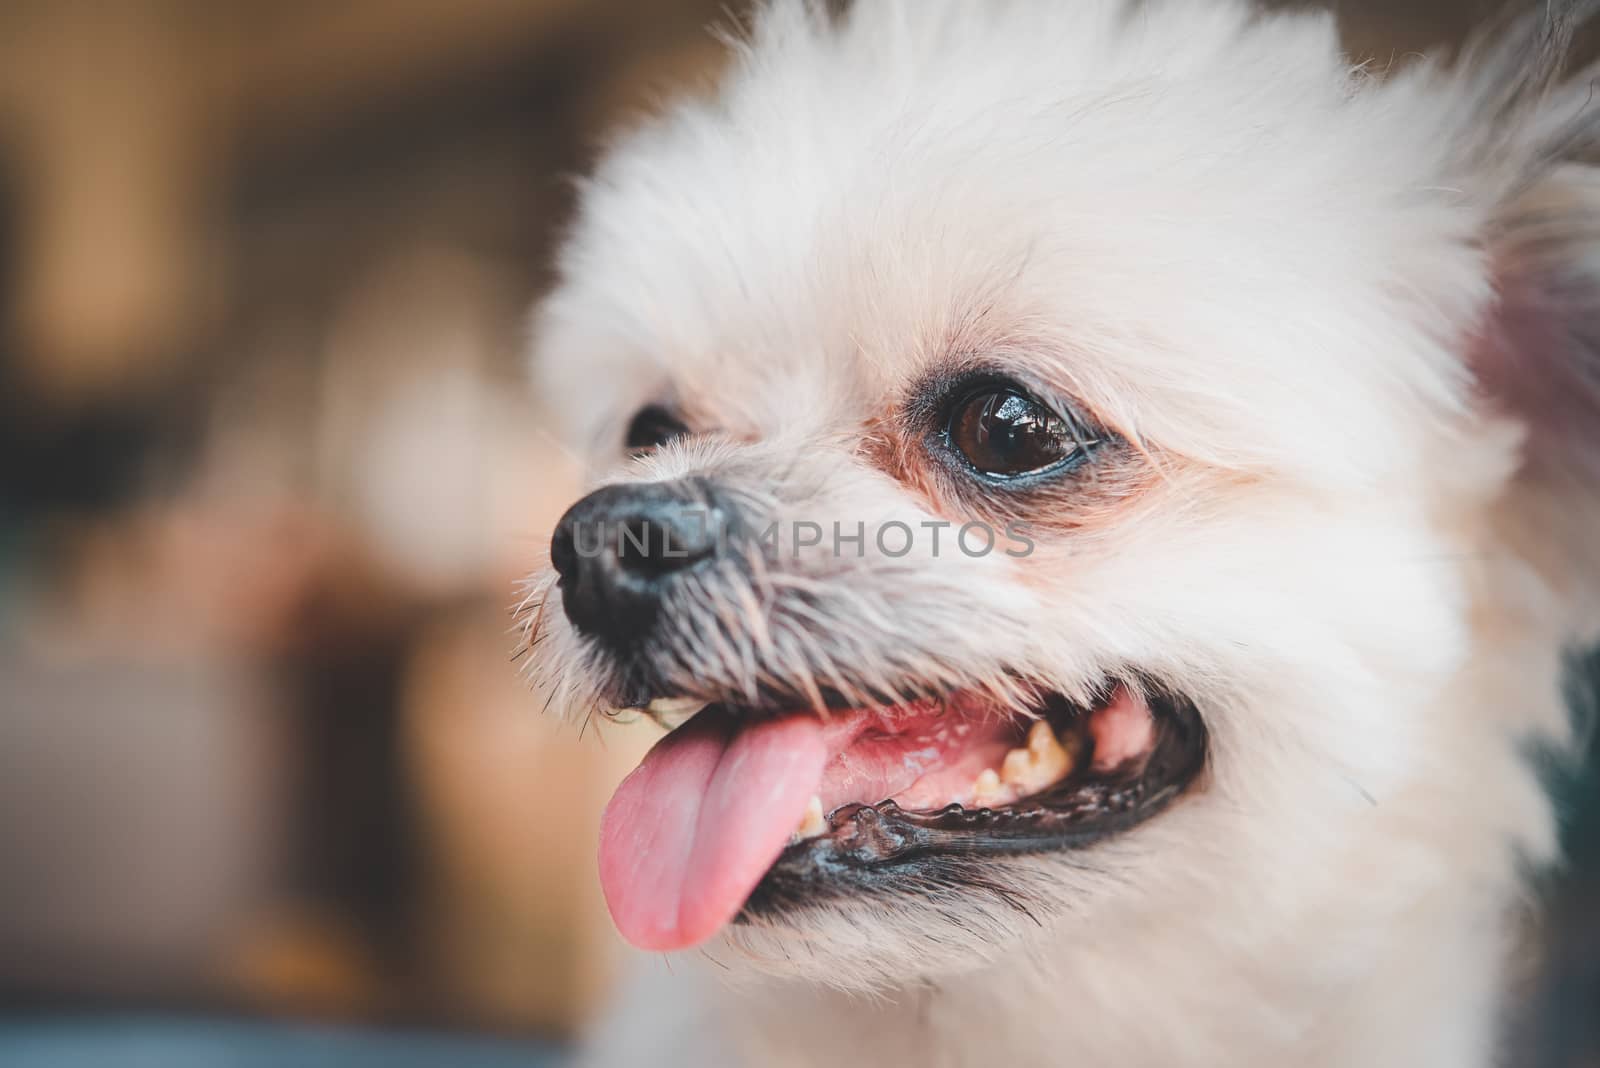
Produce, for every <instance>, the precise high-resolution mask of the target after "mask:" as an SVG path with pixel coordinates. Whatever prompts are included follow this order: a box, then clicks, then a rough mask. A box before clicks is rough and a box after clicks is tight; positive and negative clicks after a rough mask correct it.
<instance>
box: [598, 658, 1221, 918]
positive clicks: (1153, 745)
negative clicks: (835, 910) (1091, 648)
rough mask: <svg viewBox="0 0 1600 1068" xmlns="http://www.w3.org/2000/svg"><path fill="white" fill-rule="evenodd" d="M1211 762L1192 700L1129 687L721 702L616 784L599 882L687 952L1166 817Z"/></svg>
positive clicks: (625, 913) (611, 897)
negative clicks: (762, 926) (751, 705)
mask: <svg viewBox="0 0 1600 1068" xmlns="http://www.w3.org/2000/svg"><path fill="white" fill-rule="evenodd" d="M1205 759H1206V735H1205V729H1204V727H1203V725H1202V724H1201V721H1200V717H1199V715H1198V714H1197V713H1196V711H1195V709H1194V706H1193V705H1192V704H1191V703H1190V702H1188V701H1187V700H1185V699H1183V698H1181V697H1174V696H1170V695H1166V694H1164V693H1161V692H1159V691H1152V690H1151V689H1150V688H1149V687H1143V686H1140V687H1130V686H1126V685H1123V684H1120V683H1118V684H1108V685H1107V686H1106V687H1105V688H1104V690H1103V692H1102V695H1101V696H1100V697H1099V698H1098V699H1096V700H1095V701H1093V702H1091V703H1090V704H1088V705H1078V704H1074V703H1072V702H1070V701H1068V700H1066V699H1065V698H1063V697H1060V696H1059V695H1055V696H1049V697H1045V698H1043V699H1041V700H1040V701H1039V702H1037V705H1036V707H1035V708H1034V709H1033V711H1032V714H1031V715H1026V716H1024V715H1018V714H1016V713H1014V712H1010V711H1007V710H1004V709H1002V708H1001V707H1000V706H998V705H995V704H993V703H992V702H988V701H986V700H984V699H980V698H977V697H974V696H970V695H966V694H956V695H953V696H951V697H949V698H946V699H944V700H919V701H916V702H913V703H910V704H905V705H900V706H896V707H894V708H890V709H842V710H834V711H833V712H832V713H831V714H830V715H829V716H827V717H826V718H823V717H820V716H817V715H815V714H814V713H812V712H804V713H796V714H792V715H782V716H776V717H773V716H770V715H769V716H762V717H756V716H752V715H750V714H748V713H746V712H743V711H741V710H739V709H736V708H733V707H731V706H728V705H722V704H716V705H710V706H708V707H706V708H704V709H703V710H701V711H700V712H698V713H697V714H695V715H694V716H693V717H692V718H691V719H690V720H689V721H688V722H687V723H684V724H683V725H682V726H680V727H678V728H677V729H676V730H674V731H672V732H671V733H670V734H668V735H667V737H665V738H663V739H662V740H661V741H660V742H659V743H657V745H656V746H655V748H654V749H652V750H651V751H650V754H649V755H648V756H647V757H646V758H645V760H644V762H643V763H642V764H641V765H640V766H639V768H638V769H637V770H636V771H634V773H633V774H632V775H630V776H629V777H628V778H627V779H626V780H625V781H624V782H623V784H622V785H621V786H620V787H619V788H618V789H617V793H616V795H615V796H614V797H613V798H612V800H611V804H610V805H609V806H607V808H606V813H605V817H604V819H603V821H602V826H601V840H600V875H601V883H602V886H603V888H604V890H605V895H606V901H607V904H608V905H609V906H610V909H611V914H612V917H613V918H614V919H615V921H616V923H617V927H618V929H619V930H620V931H621V932H622V934H623V935H624V937H626V938H627V939H628V940H629V941H630V942H633V943H634V944H635V945H638V946H640V947H641V948H645V949H680V948H684V947H686V946H691V945H695V944H697V943H699V942H702V941H704V940H705V939H707V938H709V937H711V936H712V935H713V934H715V933H716V932H717V931H718V930H719V929H720V928H721V927H723V926H724V925H725V924H727V923H729V922H730V921H733V920H735V919H736V918H739V917H740V916H741V915H746V916H747V915H753V914H754V915H759V914H766V913H771V912H773V911H777V910H782V909H784V908H787V907H790V906H796V905H805V904H810V903H815V902H816V900H817V899H818V898H819V897H820V896H826V895H829V894H837V893H841V892H848V891H850V890H852V889H857V890H862V891H870V890H871V889H873V888H874V887H876V886H878V885H880V884H882V883H883V882H884V880H885V879H886V878H888V877H890V876H891V875H892V873H893V872H894V871H895V870H896V869H897V868H899V867H901V866H904V865H906V864H911V863H916V862H919V861H923V860H926V859H928V858H930V857H938V856H940V855H950V856H960V857H966V858H973V857H982V856H986V855H987V856H993V855H999V854H1018V853H1038V852H1045V851H1049V850H1056V849H1072V848H1079V847H1082V846H1085V845H1088V844H1090V843H1092V842H1094V841H1097V840H1099V839H1101V838H1104V837H1106V836H1108V835H1112V834H1116V833H1118V832H1120V831H1123V830H1126V829H1127V828H1129V827H1132V826H1134V825H1135V824H1137V823H1139V822H1141V821H1142V820H1144V819H1146V818H1148V817H1149V816H1151V815H1154V814H1155V813H1156V812H1158V811H1160V810H1161V809H1162V808H1163V807H1165V806H1166V805H1167V804H1168V803H1169V802H1170V801H1171V800H1172V799H1173V798H1175V797H1177V796H1178V795H1180V794H1181V793H1182V792H1183V790H1184V788H1185V787H1187V786H1188V785H1189V784H1190V783H1191V782H1193V781H1194V780H1195V778H1196V777H1197V776H1198V775H1199V773H1200V771H1201V770H1202V768H1203V767H1204V765H1205Z"/></svg>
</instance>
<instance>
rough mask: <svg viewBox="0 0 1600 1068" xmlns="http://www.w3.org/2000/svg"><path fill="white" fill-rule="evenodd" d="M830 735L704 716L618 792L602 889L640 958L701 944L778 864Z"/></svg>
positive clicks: (802, 725)
mask: <svg viewBox="0 0 1600 1068" xmlns="http://www.w3.org/2000/svg"><path fill="white" fill-rule="evenodd" d="M830 755H831V754H830V751H829V746H828V744H827V741H826V739H825V737H824V730H823V725H822V723H821V722H819V721H818V720H816V719H814V718H813V717H811V716H805V715H801V716H791V717H789V718H787V719H780V720H773V721H770V722H766V723H761V724H756V725H743V726H740V727H739V728H738V730H737V731H735V724H734V723H733V722H732V721H731V720H729V718H728V717H726V716H724V715H722V714H721V713H720V712H719V711H718V710H716V709H707V710H706V711H705V712H702V713H700V714H699V715H698V716H695V717H694V719H692V720H690V721H689V722H688V723H686V724H684V725H683V726H682V727H679V728H678V729H677V730H675V731H673V732H672V733H671V734H669V735H667V736H666V737H665V738H663V739H661V741H659V742H657V743H656V746H655V748H654V749H652V750H650V752H649V754H648V755H646V756H645V758H644V763H642V764H640V765H639V767H638V768H637V769H636V770H635V771H634V772H633V774H631V775H629V776H628V777H627V778H626V779H624V780H623V782H622V785H621V786H619V787H617V792H616V794H614V795H613V796H612V798H611V803H610V804H609V805H607V806H606V811H605V815H604V816H602V817H601V820H600V886H601V888H602V889H603V890H604V891H605V896H606V905H607V906H608V907H609V908H610V909H611V918H612V919H613V920H615V921H616V924H617V930H619V931H621V932H622V936H623V937H624V938H626V939H627V940H628V941H629V942H632V943H633V944H634V945H636V946H638V947H639V948H640V949H652V950H668V949H683V948H684V947H686V946H692V945H695V944H697V943H699V942H704V941H705V940H706V939H708V938H710V937H711V936H712V935H714V934H716V933H717V931H718V930H719V929H720V928H721V927H722V925H723V924H725V923H727V922H728V921H729V920H731V919H733V917H734V916H735V915H736V914H737V913H738V911H739V909H740V908H741V907H742V906H743V905H744V902H745V899H746V898H748V897H749V896H750V891H752V890H754V889H755V887H756V884H757V883H759V882H760V881H761V877H762V875H764V874H765V873H766V870H767V869H768V868H769V867H771V866H772V862H773V861H774V860H777V859H778V854H779V853H781V852H783V848H784V846H785V845H786V844H788V841H789V836H790V834H792V833H793V832H794V830H795V829H796V828H797V827H798V826H799V825H800V821H801V819H802V818H803V817H804V815H805V810H806V804H807V802H809V801H810V800H811V795H812V794H814V793H816V792H817V784H818V783H819V782H820V781H821V778H822V771H823V767H824V766H825V765H826V764H827V762H828V759H829V757H830Z"/></svg>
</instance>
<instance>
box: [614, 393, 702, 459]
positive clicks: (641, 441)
mask: <svg viewBox="0 0 1600 1068" xmlns="http://www.w3.org/2000/svg"><path fill="white" fill-rule="evenodd" d="M688 432H689V428H688V427H686V426H684V425H683V420H681V419H679V418H678V417H677V416H675V415H673V414H672V413H671V412H669V411H668V410H667V409H665V408H663V407H662V406H661V405H659V404H651V405H648V406H646V407H644V408H641V409H639V413H638V414H637V415H635V416H634V417H633V422H631V423H629V424H628V436H627V438H626V439H625V441H624V445H625V446H626V447H627V449H628V451H629V452H643V451H645V450H646V449H653V448H655V447H656V446H658V445H665V444H666V443H667V442H669V441H671V440H672V439H673V438H681V437H683V436H684V435H685V434H687V433H688Z"/></svg>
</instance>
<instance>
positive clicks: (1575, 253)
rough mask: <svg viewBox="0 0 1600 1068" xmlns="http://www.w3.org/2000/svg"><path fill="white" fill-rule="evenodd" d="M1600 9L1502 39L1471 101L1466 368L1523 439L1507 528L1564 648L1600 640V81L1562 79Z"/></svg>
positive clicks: (1552, 14)
mask: <svg viewBox="0 0 1600 1068" xmlns="http://www.w3.org/2000/svg"><path fill="white" fill-rule="evenodd" d="M1596 6H1597V5H1596V4H1594V3H1585V4H1582V5H1570V4H1569V5H1566V6H1565V8H1564V9H1562V10H1556V9H1554V8H1551V9H1547V10H1546V11H1545V12H1544V13H1543V14H1542V16H1538V17H1535V18H1530V19H1528V20H1525V21H1524V22H1523V23H1522V24H1519V25H1517V26H1515V27H1513V28H1512V29H1511V30H1510V31H1509V32H1507V33H1505V34H1504V35H1502V36H1501V37H1500V38H1499V39H1498V41H1497V42H1496V43H1495V45H1493V46H1492V47H1491V48H1489V49H1487V50H1486V53H1487V54H1488V57H1489V59H1488V62H1487V63H1486V65H1485V67H1484V70H1483V72H1481V73H1480V78H1484V79H1486V80H1482V81H1480V82H1479V83H1478V85H1479V90H1480V92H1479V94H1478V95H1477V96H1476V98H1475V99H1474V100H1473V105H1474V107H1475V108H1476V109H1477V112H1478V114H1477V116H1476V119H1477V121H1478V123H1479V124H1480V125H1479V129H1480V130H1490V131H1493V132H1492V133H1491V136H1489V137H1488V138H1487V140H1486V141H1484V142H1480V143H1479V145H1478V146H1477V152H1478V159H1477V161H1476V163H1477V165H1478V168H1479V173H1480V174H1483V173H1485V172H1487V173H1490V174H1492V175H1494V177H1493V179H1492V183H1493V184H1494V185H1495V186H1496V188H1495V191H1494V203H1495V207H1494V210H1493V211H1492V212H1491V213H1490V216H1489V219H1488V223H1487V230H1486V233H1485V234H1484V235H1483V244H1484V249H1485V252H1486V254H1487V260H1488V264H1489V267H1490V270H1491V272H1492V282H1493V285H1494V299H1493V301H1492V302H1491V303H1490V305H1489V307H1488V310H1487V315H1486V319H1485V321H1484V323H1483V324H1482V326H1481V329H1480V330H1479V331H1478V332H1477V334H1476V337H1475V339H1474V341H1473V343H1472V346H1471V348H1472V351H1471V353H1470V359H1471V362H1472V369H1473V372H1474V373H1475V375H1476V376H1477V379H1478V382H1479V384H1480V385H1481V386H1482V388H1483V390H1484V392H1485V393H1486V394H1487V395H1488V397H1489V400H1490V403H1491V405H1492V406H1493V407H1495V408H1497V409H1499V410H1501V411H1503V412H1505V413H1507V414H1510V415H1511V416H1513V417H1514V418H1516V419H1517V420H1518V421H1519V422H1520V423H1521V424H1522V425H1523V427H1524V430H1525V435H1526V437H1525V440H1524V451H1523V457H1522V463H1521V467H1520V469H1519V471H1518V472H1517V474H1516V476H1515V481H1514V483H1513V486H1512V490H1511V493H1510V494H1509V495H1508V498H1507V501H1506V508H1505V513H1504V516H1503V518H1504V523H1505V527H1506V529H1507V530H1508V532H1510V533H1512V534H1513V536H1514V537H1515V540H1516V541H1517V542H1518V543H1519V547H1520V548H1521V549H1522V550H1523V551H1524V553H1525V554H1526V555H1528V556H1529V557H1530V559H1531V561H1532V562H1533V563H1534V565H1535V566H1536V567H1538V568H1539V569H1540V570H1541V571H1543V572H1545V574H1546V577H1547V579H1548V580H1549V581H1550V584H1551V586H1552V587H1553V588H1554V589H1556V590H1557V591H1558V592H1559V594H1560V596H1561V597H1563V598H1564V599H1566V600H1567V602H1568V603H1567V604H1566V605H1565V606H1564V609H1565V614H1566V616H1567V620H1566V622H1567V626H1568V627H1569V632H1568V637H1569V639H1571V640H1573V641H1577V642H1588V641H1593V640H1596V639H1597V638H1600V99H1597V98H1596V94H1595V85H1596V84H1597V77H1600V70H1597V69H1595V68H1590V69H1589V70H1586V71H1583V72H1581V73H1579V74H1576V75H1572V76H1565V75H1564V74H1563V71H1564V69H1565V68H1566V67H1567V65H1568V64H1567V60H1568V57H1569V55H1570V54H1571V52H1572V49H1573V40H1574V31H1575V30H1576V29H1577V28H1578V27H1579V26H1580V25H1581V24H1582V23H1584V22H1586V21H1587V16H1588V14H1589V11H1590V10H1592V9H1593V8H1594V7H1596Z"/></svg>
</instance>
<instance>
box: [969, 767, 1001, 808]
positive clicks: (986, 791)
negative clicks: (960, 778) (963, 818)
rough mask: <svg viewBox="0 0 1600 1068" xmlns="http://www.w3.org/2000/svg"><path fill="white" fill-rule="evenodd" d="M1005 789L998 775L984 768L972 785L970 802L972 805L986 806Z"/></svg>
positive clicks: (991, 769)
mask: <svg viewBox="0 0 1600 1068" xmlns="http://www.w3.org/2000/svg"><path fill="white" fill-rule="evenodd" d="M1004 791H1005V788H1004V786H1003V785H1002V784H1001V782H1000V775H999V773H997V772H996V771H995V770H994V769H993V768H984V769H983V771H982V773H980V774H979V775H978V779H977V781H976V782H974V783H973V784H972V800H973V803H974V804H978V805H986V804H989V803H990V802H992V801H994V800H995V799H996V798H998V797H1000V796H1001V794H1002V793H1004Z"/></svg>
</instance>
